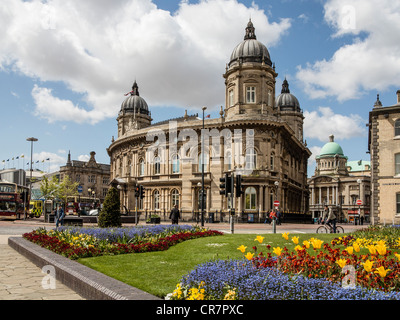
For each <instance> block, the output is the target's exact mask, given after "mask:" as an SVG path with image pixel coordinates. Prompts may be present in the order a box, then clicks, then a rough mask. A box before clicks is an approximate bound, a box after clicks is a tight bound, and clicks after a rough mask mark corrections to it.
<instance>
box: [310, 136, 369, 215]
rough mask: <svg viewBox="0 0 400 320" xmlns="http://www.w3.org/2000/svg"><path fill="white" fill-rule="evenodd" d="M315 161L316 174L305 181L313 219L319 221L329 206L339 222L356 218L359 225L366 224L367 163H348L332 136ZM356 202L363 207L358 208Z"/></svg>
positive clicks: (367, 203) (367, 208) (367, 212)
mask: <svg viewBox="0 0 400 320" xmlns="http://www.w3.org/2000/svg"><path fill="white" fill-rule="evenodd" d="M315 160H316V168H315V173H314V175H313V176H312V177H311V178H310V179H309V180H308V184H309V190H310V211H311V215H312V217H313V218H319V217H321V215H322V211H323V209H324V206H325V205H328V206H330V207H331V208H333V211H334V212H335V213H336V214H337V216H338V219H339V221H354V220H355V219H356V218H357V221H358V218H361V217H362V218H363V220H364V219H365V221H369V215H370V202H371V191H370V184H371V177H370V172H371V168H370V162H369V161H363V160H359V161H348V159H347V157H346V156H345V155H344V152H343V149H342V147H341V146H340V145H339V144H338V143H337V142H335V141H334V136H333V135H331V136H330V137H329V142H327V143H326V144H325V145H324V146H323V147H322V149H321V151H320V154H319V155H318V156H317V157H316V158H315ZM357 200H361V201H362V204H361V205H357Z"/></svg>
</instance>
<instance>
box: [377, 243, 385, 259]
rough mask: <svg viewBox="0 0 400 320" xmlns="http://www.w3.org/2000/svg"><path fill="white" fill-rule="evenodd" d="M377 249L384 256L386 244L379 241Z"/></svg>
mask: <svg viewBox="0 0 400 320" xmlns="http://www.w3.org/2000/svg"><path fill="white" fill-rule="evenodd" d="M375 249H376V251H378V253H379V254H380V255H381V256H384V255H385V254H386V246H385V245H384V244H382V243H379V244H378V245H376V246H375Z"/></svg>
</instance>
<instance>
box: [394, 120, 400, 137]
mask: <svg viewBox="0 0 400 320" xmlns="http://www.w3.org/2000/svg"><path fill="white" fill-rule="evenodd" d="M394 135H395V136H400V119H399V120H396V122H395V123H394Z"/></svg>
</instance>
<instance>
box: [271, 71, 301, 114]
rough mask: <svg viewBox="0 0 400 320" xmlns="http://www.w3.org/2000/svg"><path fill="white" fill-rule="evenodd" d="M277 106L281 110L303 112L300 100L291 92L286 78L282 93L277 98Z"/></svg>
mask: <svg viewBox="0 0 400 320" xmlns="http://www.w3.org/2000/svg"><path fill="white" fill-rule="evenodd" d="M275 107H276V108H278V109H280V110H281V111H298V112H301V109H300V103H299V100H297V98H296V97H295V96H294V95H293V94H291V93H290V90H289V83H288V82H287V80H286V79H285V80H284V81H283V83H282V91H281V94H280V95H279V96H278V97H277V98H276V100H275Z"/></svg>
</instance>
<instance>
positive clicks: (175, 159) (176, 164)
mask: <svg viewBox="0 0 400 320" xmlns="http://www.w3.org/2000/svg"><path fill="white" fill-rule="evenodd" d="M179 172H180V161H179V156H178V155H177V154H175V155H173V156H172V173H179Z"/></svg>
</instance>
